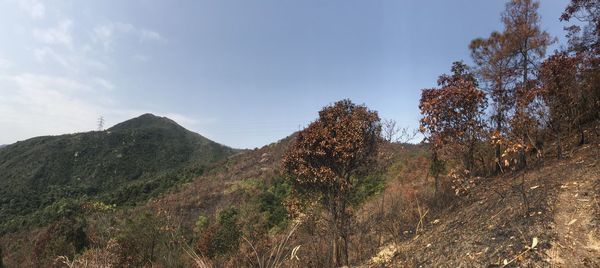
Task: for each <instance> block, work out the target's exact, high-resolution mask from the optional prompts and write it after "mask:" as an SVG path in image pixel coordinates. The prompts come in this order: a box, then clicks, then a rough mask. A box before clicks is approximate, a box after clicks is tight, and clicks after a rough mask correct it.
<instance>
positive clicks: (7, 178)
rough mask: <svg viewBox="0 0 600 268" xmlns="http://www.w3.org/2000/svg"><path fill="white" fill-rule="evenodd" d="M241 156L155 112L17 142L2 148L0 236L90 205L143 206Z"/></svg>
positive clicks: (40, 223) (0, 162)
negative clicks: (96, 202)
mask: <svg viewBox="0 0 600 268" xmlns="http://www.w3.org/2000/svg"><path fill="white" fill-rule="evenodd" d="M233 153H235V150H233V149H231V148H228V147H226V146H222V145H220V144H217V143H215V142H212V141H210V140H208V139H206V138H204V137H202V136H200V135H198V134H196V133H193V132H190V131H188V130H186V129H184V128H183V127H181V126H179V125H177V124H176V123H175V122H173V121H171V120H169V119H167V118H160V117H156V116H154V115H151V114H145V115H142V116H140V117H138V118H134V119H132V120H129V121H126V122H123V123H121V124H118V125H116V126H114V127H112V128H110V129H108V130H106V131H98V132H88V133H78V134H71V135H61V136H47V137H37V138H33V139H29V140H26V141H22V142H17V143H15V144H12V145H9V146H7V147H4V148H3V149H2V150H0V170H1V172H0V233H1V232H6V231H11V230H17V229H19V228H22V227H24V226H34V225H42V224H45V223H49V222H52V221H54V220H56V219H59V218H61V217H63V216H65V215H66V214H70V213H76V212H77V210H78V208H79V207H80V205H81V204H82V203H83V202H84V201H87V200H100V201H103V202H105V203H108V204H116V205H133V204H136V203H138V202H140V201H144V200H147V199H148V198H150V197H153V196H156V195H157V194H159V193H162V192H164V191H165V190H167V189H169V188H170V187H172V186H174V185H176V184H179V183H182V182H184V181H186V180H189V179H191V178H193V177H195V176H198V175H201V174H202V173H203V172H204V170H205V169H206V167H207V166H208V165H209V164H211V163H214V162H217V161H219V160H222V159H224V158H226V157H228V156H230V155H232V154H233Z"/></svg>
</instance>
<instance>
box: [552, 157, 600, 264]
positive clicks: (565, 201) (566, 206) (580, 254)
mask: <svg viewBox="0 0 600 268" xmlns="http://www.w3.org/2000/svg"><path fill="white" fill-rule="evenodd" d="M578 164H579V163H578ZM585 164H586V163H583V162H582V163H581V165H585ZM592 170H594V169H592ZM595 170H597V169H595ZM575 173H578V172H575ZM599 180H600V174H594V173H593V172H591V173H590V172H582V173H580V174H572V177H571V178H568V179H566V180H565V182H564V183H563V184H562V186H560V188H561V192H560V194H559V195H558V197H557V199H556V203H555V204H556V206H555V213H554V226H553V229H554V230H555V232H556V234H557V240H556V241H553V242H552V247H551V249H549V250H548V251H547V254H548V258H549V259H548V261H549V262H550V264H551V265H552V267H600V231H599V227H598V215H596V214H597V213H598V212H599V211H600V210H598V207H597V206H598V200H597V198H598V193H597V191H598V189H595V187H597V185H598V183H600V182H599Z"/></svg>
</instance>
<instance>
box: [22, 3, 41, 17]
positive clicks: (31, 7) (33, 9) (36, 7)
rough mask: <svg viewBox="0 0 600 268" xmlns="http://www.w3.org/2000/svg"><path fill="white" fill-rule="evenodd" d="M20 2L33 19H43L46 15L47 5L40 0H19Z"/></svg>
mask: <svg viewBox="0 0 600 268" xmlns="http://www.w3.org/2000/svg"><path fill="white" fill-rule="evenodd" d="M18 4H19V8H20V9H21V10H23V11H25V12H26V13H27V15H29V16H30V17H31V18H32V19H43V18H44V16H45V15H46V7H45V6H44V4H43V3H42V2H40V1H38V0H18Z"/></svg>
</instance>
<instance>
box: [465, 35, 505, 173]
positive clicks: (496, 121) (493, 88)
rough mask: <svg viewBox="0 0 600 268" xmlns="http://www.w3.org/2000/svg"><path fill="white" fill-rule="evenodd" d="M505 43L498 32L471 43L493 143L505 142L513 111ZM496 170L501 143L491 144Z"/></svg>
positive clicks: (499, 165) (498, 169)
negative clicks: (488, 103)
mask: <svg viewBox="0 0 600 268" xmlns="http://www.w3.org/2000/svg"><path fill="white" fill-rule="evenodd" d="M507 43H508V39H507V38H506V36H505V35H503V34H502V33H499V32H493V33H492V34H491V35H490V37H488V38H486V39H484V38H477V39H475V40H473V41H471V44H470V45H469V48H470V49H471V57H472V58H473V61H474V62H475V64H477V67H478V68H477V73H478V75H479V77H480V80H481V81H482V82H483V88H484V89H485V90H486V93H487V94H488V96H489V98H490V100H491V105H492V115H491V116H490V123H491V126H490V127H493V131H492V139H493V140H500V139H505V137H506V136H507V134H508V133H507V131H508V120H509V118H510V112H511V111H512V110H513V109H514V104H515V102H514V91H513V88H512V87H511V84H513V83H514V70H513V69H512V68H511V66H512V59H511V58H510V57H509V55H508V53H507V52H506V47H507ZM494 146H495V148H494V151H495V157H496V158H495V163H496V164H495V166H496V168H495V170H496V173H499V172H501V171H502V163H501V160H500V159H501V158H502V147H501V143H500V142H495V143H494Z"/></svg>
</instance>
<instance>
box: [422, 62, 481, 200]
mask: <svg viewBox="0 0 600 268" xmlns="http://www.w3.org/2000/svg"><path fill="white" fill-rule="evenodd" d="M452 71H453V75H442V76H440V77H439V79H438V85H439V88H431V89H423V91H422V93H421V100H420V103H419V109H420V110H421V114H422V116H423V117H422V118H421V121H420V122H421V126H420V130H421V132H422V133H423V134H425V136H426V138H427V140H428V141H429V143H430V145H431V150H432V167H431V171H432V173H433V174H432V175H433V176H434V178H435V187H436V192H437V191H438V190H439V189H438V188H439V178H438V177H439V176H438V175H439V171H440V169H439V165H440V164H441V163H440V158H439V156H440V152H441V149H442V148H444V147H448V148H452V149H453V150H458V151H459V152H461V153H460V155H461V158H462V159H461V160H462V162H463V165H464V167H465V168H466V169H468V170H469V171H472V170H473V168H474V153H475V145H476V143H477V141H478V140H479V139H480V137H481V134H482V132H483V129H484V127H485V124H484V121H483V114H484V111H485V108H486V106H487V102H486V98H485V93H484V92H483V91H482V90H480V89H479V88H478V87H477V81H476V79H475V77H474V76H473V74H472V73H471V72H470V71H469V69H468V67H467V66H466V65H465V64H464V63H462V62H455V63H453V66H452Z"/></svg>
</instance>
